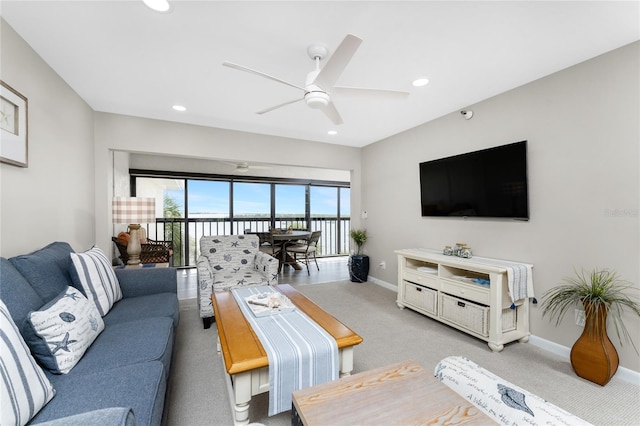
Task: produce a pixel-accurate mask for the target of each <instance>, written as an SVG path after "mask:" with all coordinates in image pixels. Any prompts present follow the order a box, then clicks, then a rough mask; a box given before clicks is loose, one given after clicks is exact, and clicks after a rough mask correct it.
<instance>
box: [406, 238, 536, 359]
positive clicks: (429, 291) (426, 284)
mask: <svg viewBox="0 0 640 426" xmlns="http://www.w3.org/2000/svg"><path fill="white" fill-rule="evenodd" d="M395 253H396V254H397V255H398V300H397V301H396V303H397V304H398V307H400V308H401V309H404V308H405V307H407V308H410V309H412V310H414V311H417V312H420V313H421V314H424V315H426V316H428V317H430V318H433V319H435V320H437V321H440V322H443V323H445V324H448V325H450V326H452V327H455V328H457V329H458V330H461V331H464V332H465V333H468V334H470V335H472V336H475V337H477V338H479V339H482V340H484V341H486V342H487V343H488V344H489V347H490V348H491V350H493V351H495V352H499V351H501V350H502V349H503V348H504V345H505V343H509V342H513V341H516V340H518V341H520V342H527V341H528V340H529V335H530V333H529V299H528V298H524V299H521V300H518V301H516V302H515V304H513V302H512V300H511V297H510V295H509V288H508V281H507V279H508V278H507V272H508V271H509V266H507V265H514V264H515V263H514V262H508V261H501V260H498V259H484V258H470V259H463V258H460V257H455V256H445V255H444V254H442V253H441V252H438V251H435V250H429V249H405V250H396V251H395ZM502 263H504V265H502ZM517 265H525V266H526V267H528V268H529V271H530V268H532V265H530V264H521V263H519V264H517ZM531 296H533V295H531ZM513 305H515V308H514V309H512V306H513Z"/></svg>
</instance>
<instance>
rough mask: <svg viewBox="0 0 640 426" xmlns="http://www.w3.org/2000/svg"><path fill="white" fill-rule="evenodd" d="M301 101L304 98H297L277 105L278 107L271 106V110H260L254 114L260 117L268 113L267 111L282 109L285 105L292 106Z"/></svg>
mask: <svg viewBox="0 0 640 426" xmlns="http://www.w3.org/2000/svg"><path fill="white" fill-rule="evenodd" d="M303 99H304V98H298V99H294V100H292V101H287V102H284V103H281V104H279V105H276V106H272V107H271V108H267V109H263V110H261V111H258V112H256V114H260V115H262V114H264V113H267V112H269V111H273V110H274V109H278V108H282V107H283V106H287V105H290V104H294V103H296V102H300V101H301V100H303Z"/></svg>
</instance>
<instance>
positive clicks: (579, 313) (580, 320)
mask: <svg viewBox="0 0 640 426" xmlns="http://www.w3.org/2000/svg"><path fill="white" fill-rule="evenodd" d="M575 318H576V325H578V326H580V327H584V321H585V315H584V310H583V309H576V310H575Z"/></svg>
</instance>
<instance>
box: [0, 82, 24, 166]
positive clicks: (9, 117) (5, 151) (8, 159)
mask: <svg viewBox="0 0 640 426" xmlns="http://www.w3.org/2000/svg"><path fill="white" fill-rule="evenodd" d="M27 114H28V101H27V98H25V97H24V96H22V95H21V94H20V93H18V91H16V90H15V89H13V88H12V87H11V86H9V85H8V84H6V83H5V82H4V81H1V80H0V161H2V162H3V163H8V164H13V165H14V166H18V167H27V151H28V127H29V126H28V117H27Z"/></svg>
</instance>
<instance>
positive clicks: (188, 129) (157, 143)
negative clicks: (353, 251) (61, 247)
mask: <svg viewBox="0 0 640 426" xmlns="http://www.w3.org/2000/svg"><path fill="white" fill-rule="evenodd" d="M113 151H127V152H131V153H134V154H140V153H146V154H160V155H169V156H174V157H176V158H177V163H178V164H179V165H180V167H182V165H183V164H184V161H185V159H186V161H188V158H193V157H201V158H204V159H218V158H224V159H236V160H239V161H248V162H263V163H274V164H282V165H296V166H304V167H313V168H321V169H322V168H326V169H336V170H346V171H349V172H350V174H351V188H352V190H351V194H352V197H351V209H352V211H359V210H360V155H361V150H360V149H359V148H351V147H346V146H340V145H329V144H323V143H317V142H309V141H303V140H296V139H286V138H281V137H275V136H266V135H258V134H254V133H244V132H237V131H232V130H224V129H215V128H210V127H202V126H194V125H190V124H180V123H172V122H167V121H160V120H150V119H143V118H137V117H130V116H124V115H117V114H108V113H96V114H95V166H96V167H95V182H96V190H95V195H96V198H95V199H96V212H97V213H96V224H97V228H96V241H97V242H98V244H99V245H101V244H107V243H108V242H109V241H110V238H111V234H112V225H111V223H110V221H111V211H110V205H111V204H110V203H111V198H112V196H113V183H112V182H113V171H112V170H111V168H112V159H111V157H112V154H111V153H112V152H113ZM354 219H357V218H354ZM356 224H357V220H356ZM356 226H357V225H356Z"/></svg>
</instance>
